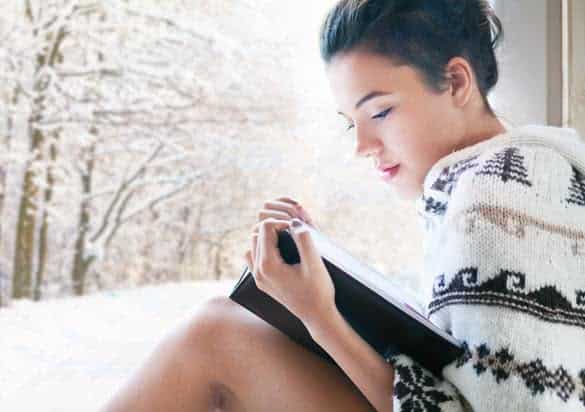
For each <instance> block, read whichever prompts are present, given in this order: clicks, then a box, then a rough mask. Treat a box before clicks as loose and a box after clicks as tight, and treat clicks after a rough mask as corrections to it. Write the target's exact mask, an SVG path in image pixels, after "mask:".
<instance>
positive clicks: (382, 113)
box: [346, 107, 393, 131]
mask: <svg viewBox="0 0 585 412" xmlns="http://www.w3.org/2000/svg"><path fill="white" fill-rule="evenodd" d="M392 109H393V107H390V108H388V109H386V110H384V111H383V112H380V113H378V114H376V115H375V116H372V119H384V118H385V117H386V116H388V114H389V113H390V112H391V111H392ZM354 127H355V125H354V124H353V123H351V124H349V125H348V126H347V128H346V131H349V130H351V129H353V128H354Z"/></svg>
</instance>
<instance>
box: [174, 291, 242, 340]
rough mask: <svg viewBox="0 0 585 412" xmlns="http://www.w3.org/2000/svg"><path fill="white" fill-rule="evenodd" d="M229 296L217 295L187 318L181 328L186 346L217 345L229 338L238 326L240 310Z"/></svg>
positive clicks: (182, 338)
mask: <svg viewBox="0 0 585 412" xmlns="http://www.w3.org/2000/svg"><path fill="white" fill-rule="evenodd" d="M236 305H237V303H235V302H233V301H232V300H231V299H230V298H229V297H227V296H216V297H213V298H211V299H208V300H207V301H205V302H204V303H202V304H201V306H200V307H199V308H198V310H197V311H196V312H195V314H194V315H193V316H192V317H191V318H190V319H188V320H187V322H186V323H185V324H184V325H183V328H182V330H181V340H182V343H183V344H184V345H186V346H193V345H197V346H198V345H212V346H217V345H218V344H220V343H225V342H221V341H223V340H225V339H226V338H228V335H229V334H230V333H231V332H232V330H233V329H234V328H235V327H237V322H238V319H237V313H236V312H238V311H239V309H238V308H236V307H235V306H236Z"/></svg>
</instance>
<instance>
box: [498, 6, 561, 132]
mask: <svg viewBox="0 0 585 412" xmlns="http://www.w3.org/2000/svg"><path fill="white" fill-rule="evenodd" d="M491 2H492V4H493V5H494V7H495V10H496V14H497V15H498V17H499V18H500V20H501V21H502V25H503V30H504V40H503V42H502V43H501V44H500V46H499V48H498V52H497V57H498V59H499V63H500V80H499V81H498V84H497V85H496V87H495V88H494V89H493V91H492V93H491V94H490V96H489V100H490V102H491V103H492V104H493V106H494V109H495V111H496V114H498V115H499V116H501V117H502V118H503V120H505V121H506V122H508V123H511V124H512V125H522V124H528V123H538V124H550V125H560V123H561V91H562V87H561V86H562V84H561V49H562V48H561V27H560V18H561V2H560V0H492V1H491Z"/></svg>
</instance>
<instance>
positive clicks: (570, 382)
mask: <svg viewBox="0 0 585 412" xmlns="http://www.w3.org/2000/svg"><path fill="white" fill-rule="evenodd" d="M463 346H464V350H465V351H464V354H463V355H462V356H461V357H460V358H459V359H458V360H457V364H456V367H457V368H461V367H462V366H463V365H465V364H467V363H468V362H472V364H473V369H474V370H475V372H476V374H477V375H481V374H483V373H484V372H486V371H490V372H491V374H492V376H493V377H494V378H495V380H496V382H497V383H500V382H502V381H505V380H506V379H508V378H509V377H510V376H513V375H515V376H517V377H518V378H520V379H522V381H523V382H524V384H525V387H526V388H527V389H528V391H529V392H530V395H531V396H537V395H541V394H543V393H545V391H551V392H552V393H554V394H555V395H556V396H558V397H559V398H560V400H562V401H563V402H567V401H568V400H569V398H570V397H571V396H578V397H579V400H580V401H581V402H582V403H583V406H585V401H584V399H583V397H584V395H585V369H583V370H582V371H581V372H580V373H579V374H578V376H571V375H570V374H569V372H567V370H566V369H565V368H563V367H562V366H561V365H559V366H557V367H556V368H554V367H547V366H546V365H544V364H543V362H542V360H541V359H539V358H536V359H533V360H530V361H519V360H516V359H515V356H514V353H513V352H512V351H511V350H510V348H508V347H504V348H499V349H498V350H492V349H491V348H490V347H489V346H488V345H487V344H485V343H482V344H481V345H478V346H477V347H476V348H475V350H473V351H471V350H470V349H469V346H468V345H467V342H464V344H463Z"/></svg>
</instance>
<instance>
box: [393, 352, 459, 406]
mask: <svg viewBox="0 0 585 412" xmlns="http://www.w3.org/2000/svg"><path fill="white" fill-rule="evenodd" d="M385 360H386V362H388V363H389V364H390V365H392V367H393V369H394V385H393V398H394V411H396V412H398V411H399V410H400V411H401V412H440V411H442V410H443V409H442V408H441V406H444V405H443V404H445V403H446V402H450V403H453V402H459V400H460V399H459V396H460V395H459V394H458V393H457V391H456V390H454V388H451V387H450V386H449V384H448V383H446V382H443V381H442V380H441V379H439V378H437V377H436V376H435V375H433V374H432V373H430V372H429V371H427V370H426V369H424V368H423V367H421V366H420V365H419V364H418V362H416V361H414V360H412V359H410V358H408V357H406V356H404V355H401V354H395V355H392V356H389V357H388V358H386V359H385Z"/></svg>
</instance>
